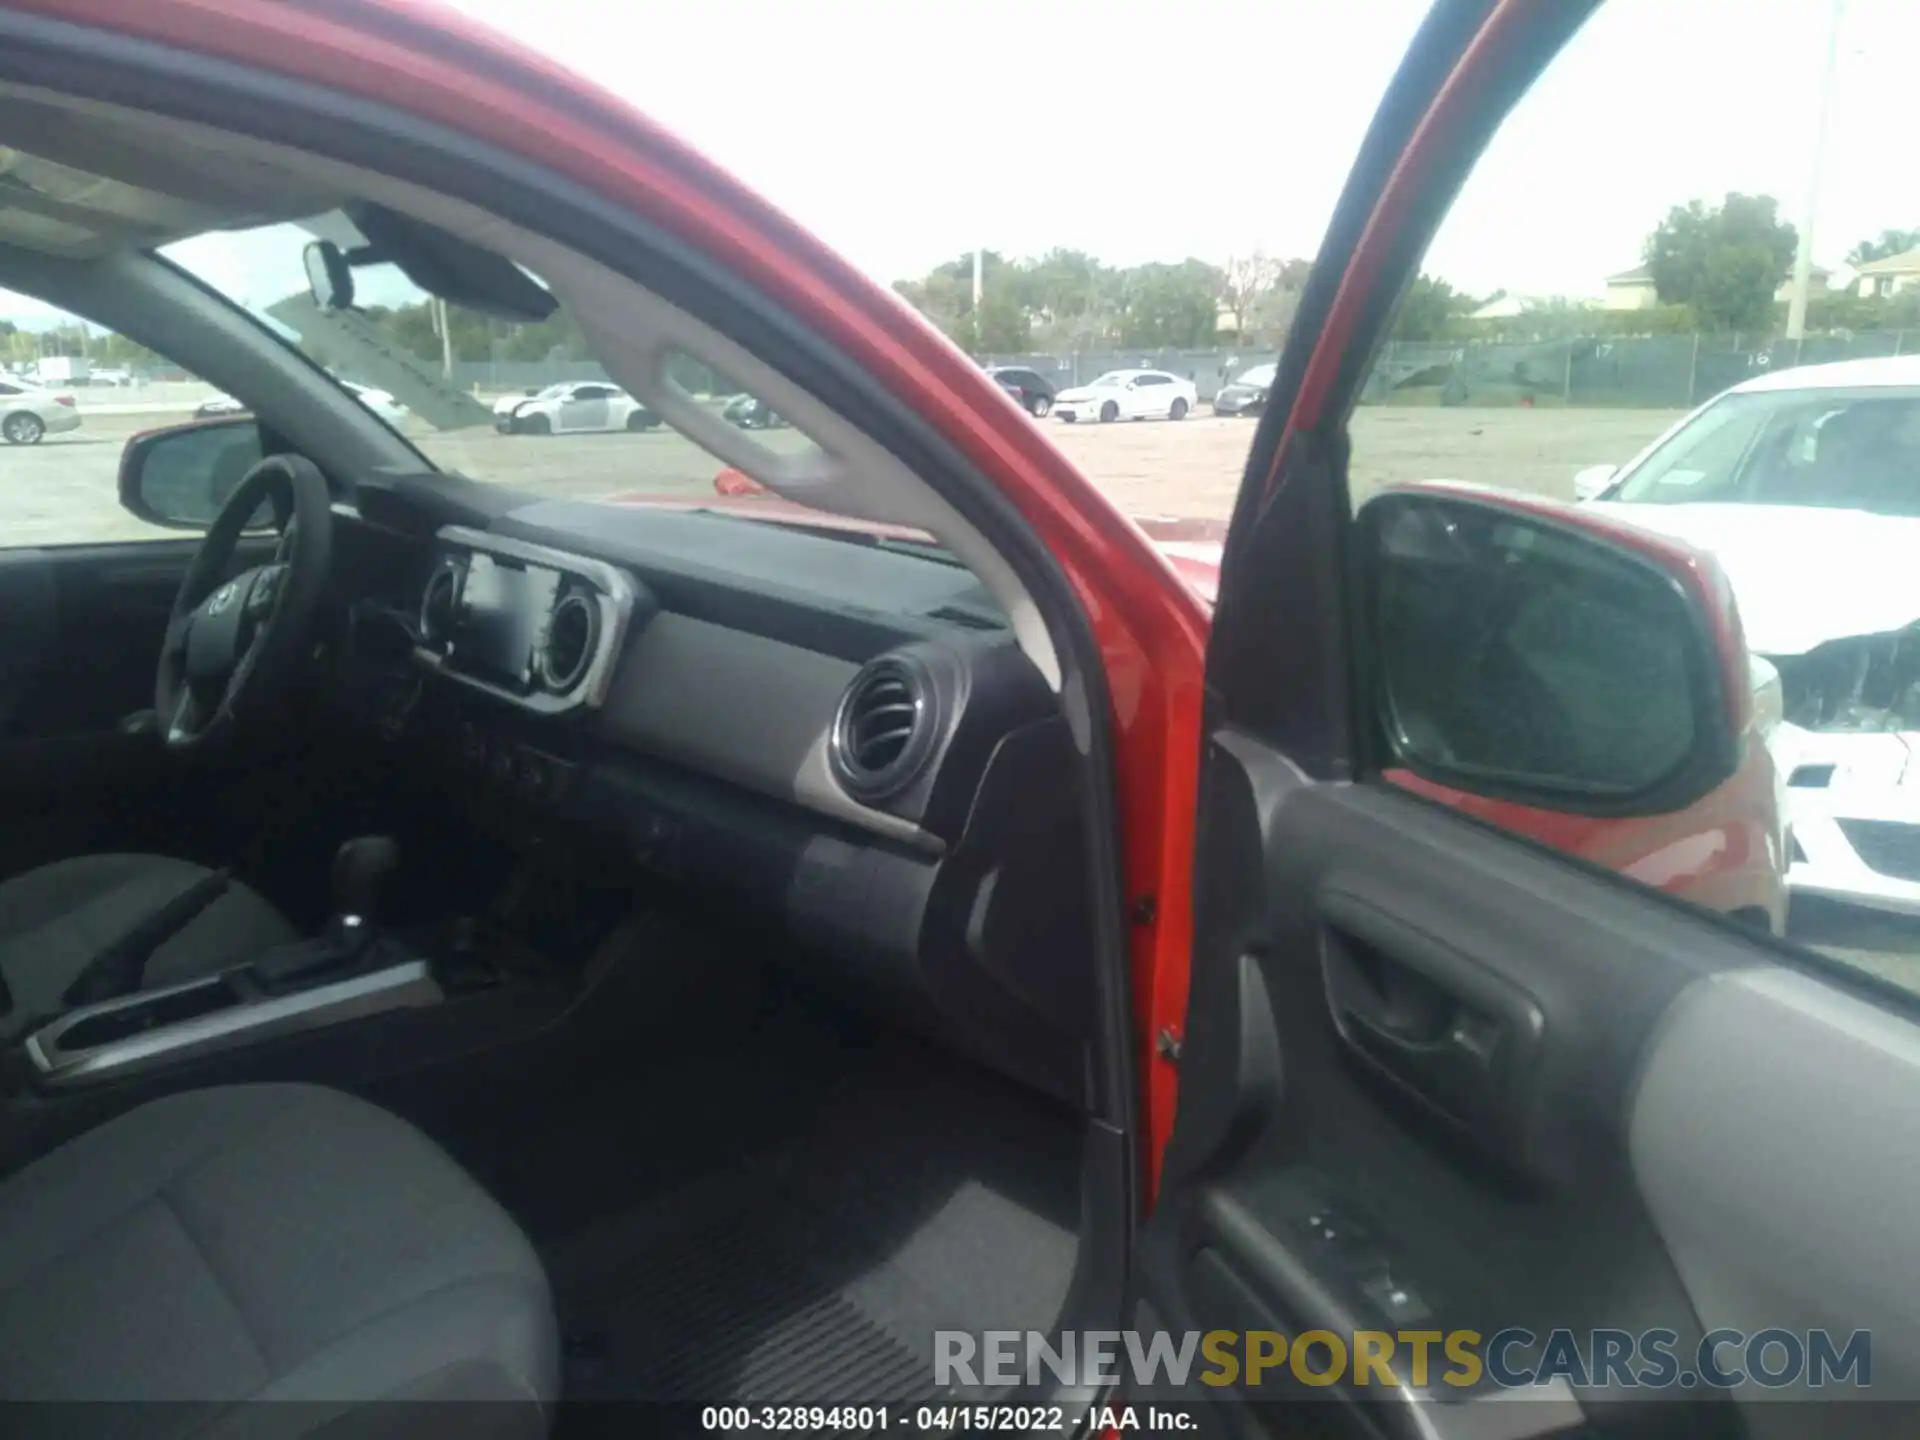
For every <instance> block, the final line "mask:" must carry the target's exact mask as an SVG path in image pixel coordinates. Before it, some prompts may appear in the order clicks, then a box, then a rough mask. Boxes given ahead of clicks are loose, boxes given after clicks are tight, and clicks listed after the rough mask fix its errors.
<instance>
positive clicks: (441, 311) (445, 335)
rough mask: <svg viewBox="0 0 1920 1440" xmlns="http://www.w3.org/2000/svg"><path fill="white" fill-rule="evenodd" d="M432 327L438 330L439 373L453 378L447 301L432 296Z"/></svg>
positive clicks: (450, 327)
mask: <svg viewBox="0 0 1920 1440" xmlns="http://www.w3.org/2000/svg"><path fill="white" fill-rule="evenodd" d="M433 328H434V329H436V330H438V331H439V332H440V373H441V374H442V375H444V376H445V377H446V379H447V381H448V382H449V383H451V382H452V380H453V327H452V326H451V325H449V324H448V323H447V302H446V301H444V300H442V299H440V298H439V297H438V296H435V297H434V301H433Z"/></svg>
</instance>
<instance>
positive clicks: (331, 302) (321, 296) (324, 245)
mask: <svg viewBox="0 0 1920 1440" xmlns="http://www.w3.org/2000/svg"><path fill="white" fill-rule="evenodd" d="M300 258H301V259H302V260H303V261H304V262H305V264H306V268H307V290H308V293H309V294H311V295H312V296H313V303H314V304H316V305H318V306H319V307H320V308H321V309H322V310H351V309H352V308H353V266H352V265H351V264H349V263H348V262H347V256H346V252H345V251H344V250H342V249H341V248H340V247H339V246H338V245H336V244H334V243H333V241H331V240H310V241H308V242H307V248H306V249H305V250H303V251H301V253H300Z"/></svg>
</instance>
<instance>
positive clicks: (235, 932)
mask: <svg viewBox="0 0 1920 1440" xmlns="http://www.w3.org/2000/svg"><path fill="white" fill-rule="evenodd" d="M208 873H209V872H208V871H207V870H206V869H205V868H204V867H203V866H199V865H195V864H192V863H191V862H189V861H186V860H172V859H168V858H167V857H165V856H162V855H82V856H79V857H77V858H75V859H71V860H58V861H55V862H54V863H53V864H51V865H42V866H41V867H40V868H39V869H37V870H29V871H28V872H27V873H26V874H24V875H17V876H15V877H14V878H13V879H11V880H8V881H6V882H4V883H0V979H4V980H5V981H6V985H7V993H8V994H9V995H11V996H12V998H13V1005H12V1008H11V1009H10V1010H9V1011H8V1012H7V1013H6V1014H5V1015H0V1040H8V1039H13V1038H17V1037H18V1036H19V1035H20V1034H21V1033H22V1032H23V1031H24V1030H25V1029H26V1028H28V1027H30V1026H35V1025H38V1024H39V1023H40V1022H42V1021H44V1020H46V1019H48V1018H50V1017H52V1016H54V1015H57V1014H59V1013H60V1012H61V1011H63V1010H65V1009H66V1008H67V1005H66V1002H65V1001H64V1000H63V999H62V998H61V997H62V996H63V995H64V994H65V993H66V990H67V987H68V986H69V985H71V984H72V983H73V981H74V979H75V977H77V976H78V975H79V974H80V972H81V971H82V970H83V969H85V968H86V965H87V963H88V962H89V961H90V960H92V959H93V958H94V956H96V955H98V954H99V953H100V952H101V950H103V949H105V948H106V947H107V946H109V945H111V944H113V943H114V941H116V940H118V939H119V938H120V937H121V936H122V935H124V934H125V933H126V932H127V930H128V929H129V928H131V927H132V926H133V925H135V924H136V923H138V922H139V921H140V920H141V919H142V918H144V917H146V916H149V915H151V914H153V913H154V912H155V911H157V910H159V909H160V908H161V907H162V906H164V905H166V904H167V903H168V902H169V901H171V900H173V899H174V898H175V897H177V896H179V895H181V894H183V893H184V892H185V891H186V890H188V889H189V888H191V887H192V886H193V885H194V884H196V883H197V882H198V881H200V880H202V879H204V878H205V877H206V876H207V875H208ZM299 938H300V936H299V932H298V931H296V930H295V929H294V928H293V926H292V925H290V924H288V923H287V921H286V920H285V919H284V918H283V917H282V916H281V915H280V913H279V912H278V911H277V910H275V909H274V908H273V906H271V905H269V904H268V903H267V902H266V901H265V900H263V899H261V898H260V896H258V895H256V894H255V893H254V892H253V891H251V890H249V889H247V888H246V887H245V886H243V885H237V884H236V885H230V886H229V887H228V888H227V891H226V893H225V894H223V895H222V896H221V897H220V898H219V899H218V900H216V901H214V902H213V904H211V905H209V906H208V907H207V908H206V909H205V910H203V911H201V912H200V914H198V915H196V916H195V917H194V918H193V919H192V920H190V921H189V922H188V923H187V925H186V926H185V927H184V928H183V929H182V930H181V931H180V933H179V934H177V935H175V936H173V937H172V938H171V939H170V940H168V941H166V942H165V943H164V944H162V945H161V946H160V947H159V948H158V949H157V950H155V951H154V952H153V955H152V957H151V958H150V959H149V960H148V961H147V969H146V977H145V985H144V987H143V988H145V989H148V990H152V989H155V988H157V987H159V986H163V985H172V984H177V983H179V982H180V981H183V980H192V979H195V978H196V977H198V976H201V975H210V974H213V973H214V972H215V971H218V970H221V969H224V968H225V967H226V966H228V965H232V964H235V963H236V962H238V961H241V960H245V959H248V958H249V957H251V956H253V955H257V954H259V953H260V952H261V951H263V950H268V949H271V948H272V947H273V946H275V945H284V944H286V943H288V942H289V941H292V940H297V939H299Z"/></svg>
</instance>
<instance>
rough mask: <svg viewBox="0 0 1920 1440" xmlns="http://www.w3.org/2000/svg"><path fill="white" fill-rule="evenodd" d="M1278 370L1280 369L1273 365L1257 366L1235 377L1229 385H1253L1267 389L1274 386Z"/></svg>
mask: <svg viewBox="0 0 1920 1440" xmlns="http://www.w3.org/2000/svg"><path fill="white" fill-rule="evenodd" d="M1277 368H1278V367H1276V366H1273V365H1256V366H1254V367H1253V368H1252V369H1251V370H1245V371H1242V372H1241V373H1240V374H1238V375H1235V376H1234V377H1233V378H1232V379H1231V380H1230V381H1229V382H1228V383H1229V384H1233V385H1252V386H1255V387H1257V388H1260V389H1265V388H1267V387H1268V386H1271V385H1272V384H1273V375H1274V371H1275V370H1276V369H1277Z"/></svg>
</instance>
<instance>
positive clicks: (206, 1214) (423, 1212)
mask: <svg viewBox="0 0 1920 1440" xmlns="http://www.w3.org/2000/svg"><path fill="white" fill-rule="evenodd" d="M558 1377H559V1358H558V1340H557V1330H556V1326H555V1322H554V1317H553V1306H552V1299H551V1296H550V1294H549V1291H548V1288H547V1279H546V1274H545V1272H544V1270H543V1269H542V1268H541V1265H540V1262H539V1259H538V1258H537V1257H536V1256H535V1254H534V1252H533V1249H532V1247H531V1246H530V1245H529V1244H528V1242H527V1240H526V1238H525V1237H524V1236H523V1235H522V1234H521V1233H520V1231H519V1229H518V1227H516V1226H515V1224H514V1222H513V1221H512V1220H511V1219H510V1218H509V1217H508V1216H507V1214H506V1212H505V1211H503V1210H502V1209H501V1208H500V1207H499V1206H498V1205H497V1204H495V1203H494V1201H493V1200H492V1199H491V1198H489V1197H488V1196H487V1195H486V1194H485V1193H484V1192H483V1191H482V1190H481V1189H480V1188H479V1186H478V1185H476V1184H475V1183H474V1181H473V1180H472V1179H471V1178H469V1177H468V1176H467V1175H466V1173H465V1172H464V1171H462V1170H461V1169H460V1168H459V1167H458V1166H457V1165H455V1164H454V1162H453V1161H452V1160H451V1159H450V1158H448V1156H447V1155H446V1154H445V1153H444V1152H443V1151H441V1150H440V1149H439V1148H438V1147H437V1146H435V1145H434V1144H433V1143H432V1142H431V1141H430V1140H428V1139H427V1138H426V1137H425V1136H424V1135H422V1134H421V1133H420V1132H419V1131H417V1130H415V1129H414V1128H413V1127H412V1126H410V1125H408V1124H406V1123H405V1122H403V1121H401V1120H399V1119H396V1118H395V1117H393V1116H391V1115H389V1114H387V1113H386V1112H384V1111H382V1110H378V1109H376V1108H374V1107H373V1106H371V1105H368V1104H366V1103H365V1102H364V1101H361V1100H357V1099H355V1098H353V1097H351V1096H348V1095H344V1094H341V1093H340V1092H338V1091H333V1090H325V1089H320V1088H317V1087H314V1086H306V1085H244V1086H233V1087H230V1088H224V1089H214V1090H197V1091H191V1092H188V1093H185V1094H181V1095H175V1096H171V1097H169V1098H167V1099H164V1100H159V1101H155V1102H154V1103H152V1104H149V1105H145V1106H142V1107H141V1108H140V1109H137V1110H134V1111H131V1112H129V1113H127V1114H125V1115H122V1116H120V1117H119V1118H117V1119H115V1120H112V1121H110V1122H108V1123H107V1124H105V1125H103V1126H101V1127H100V1128H99V1129H97V1130H93V1131H91V1132H89V1133H88V1134H86V1135H83V1136H81V1137H80V1138H78V1139H76V1140H73V1141H71V1142H69V1143H68V1144H66V1145H64V1146H62V1147H61V1148H60V1149H58V1150H56V1151H54V1152H53V1153H51V1154H49V1155H47V1156H45V1157H43V1158H42V1159H40V1160H38V1161H36V1162H35V1163H34V1164H32V1165H29V1166H28V1167H27V1168H26V1169H24V1170H22V1171H21V1172H20V1173H19V1174H17V1175H14V1176H13V1177H12V1178H10V1179H8V1180H6V1181H5V1182H0V1404H4V1402H13V1401H21V1400H28V1401H42V1402H62V1401H81V1400H84V1401H91V1402H98V1401H109V1400H111V1401H131V1402H143V1403H134V1404H120V1405H101V1404H89V1405H84V1406H69V1405H63V1404H58V1403H55V1404H51V1405H48V1406H47V1407H46V1408H44V1409H42V1408H37V1407H31V1406H30V1407H25V1408H22V1407H17V1406H11V1405H6V1406H5V1409H6V1411H7V1420H6V1422H5V1424H4V1427H0V1428H4V1429H5V1430H6V1431H7V1433H8V1434H9V1435H18V1434H21V1433H23V1431H22V1430H21V1429H20V1428H19V1427H20V1426H21V1425H25V1426H27V1427H29V1428H30V1429H31V1428H32V1427H34V1426H36V1425H39V1426H41V1427H43V1429H44V1433H46V1434H48V1435H65V1436H71V1435H94V1434H107V1433H111V1434H115V1435H118V1434H128V1435H141V1436H160V1437H166V1436H186V1435H193V1436H228V1435H232V1436H239V1435H246V1436H254V1435H274V1436H278V1435H289V1436H291V1435H316V1434H321V1433H324V1434H326V1435H327V1436H329V1437H333V1436H336V1435H349V1434H351V1435H361V1434H408V1435H412V1434H416V1433H459V1434H471V1433H483V1434H487V1435H513V1436H539V1435H544V1434H545V1433H546V1430H547V1425H548V1420H549V1418H550V1410H551V1406H552V1404H553V1402H554V1401H555V1400H556V1398H557V1393H558V1386H559V1378H558ZM400 1400H407V1401H415V1402H419V1401H435V1402H441V1403H439V1404H437V1405H431V1406H422V1405H410V1406H406V1407H404V1410H403V1409H402V1408H401V1407H399V1406H397V1405H383V1404H377V1403H374V1402H381V1401H400ZM265 1402H281V1403H278V1404H269V1403H265ZM396 1412H398V1413H400V1414H401V1415H402V1416H403V1417H404V1423H401V1422H399V1421H396V1418H395V1416H396ZM436 1416H439V1417H440V1418H441V1419H442V1420H443V1421H444V1422H445V1423H443V1424H441V1425H439V1426H435V1425H433V1424H432V1423H431V1422H432V1421H433V1419H434V1418H435V1417H436Z"/></svg>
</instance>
